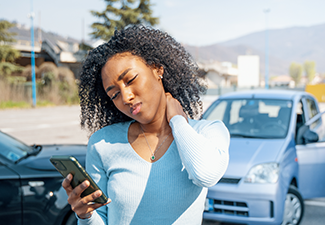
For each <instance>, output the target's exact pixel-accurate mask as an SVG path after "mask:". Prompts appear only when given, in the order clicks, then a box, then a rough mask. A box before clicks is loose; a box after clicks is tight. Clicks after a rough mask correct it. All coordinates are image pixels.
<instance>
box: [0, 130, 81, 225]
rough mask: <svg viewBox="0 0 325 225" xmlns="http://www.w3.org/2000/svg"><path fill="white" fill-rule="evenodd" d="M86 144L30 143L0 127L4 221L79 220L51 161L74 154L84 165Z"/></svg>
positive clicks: (62, 224) (0, 216)
mask: <svg viewBox="0 0 325 225" xmlns="http://www.w3.org/2000/svg"><path fill="white" fill-rule="evenodd" d="M86 149H87V147H86V145H44V146H40V145H34V146H28V145H26V144H24V143H22V142H21V141H19V140H17V139H15V138H13V137H11V136H9V135H7V134H5V133H3V132H1V131H0V221H1V224H21V225H27V224H28V225H30V224H47V225H51V224H53V225H54V224H55V225H72V224H77V221H76V217H75V214H74V213H73V212H72V211H71V207H70V205H69V204H68V202H67V198H68V197H67V194H66V192H65V190H64V189H63V188H62V186H61V183H62V180H63V178H62V176H61V174H60V173H59V172H57V171H56V169H55V168H54V166H53V165H52V164H51V162H50V161H49V159H50V157H51V156H52V155H72V156H74V157H76V158H77V159H78V160H79V161H80V163H81V164H82V165H83V166H84V164H85V156H86Z"/></svg>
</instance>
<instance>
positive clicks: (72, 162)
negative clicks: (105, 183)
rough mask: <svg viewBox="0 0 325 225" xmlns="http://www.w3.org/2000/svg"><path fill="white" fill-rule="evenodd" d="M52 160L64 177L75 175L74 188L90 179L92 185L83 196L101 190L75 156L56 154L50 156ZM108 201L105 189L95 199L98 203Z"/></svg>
mask: <svg viewBox="0 0 325 225" xmlns="http://www.w3.org/2000/svg"><path fill="white" fill-rule="evenodd" d="M50 161H51V163H52V164H53V165H54V167H55V168H56V169H57V171H59V172H60V173H61V175H62V176H63V177H64V178H66V177H67V176H68V174H69V173H71V174H72V175H73V179H72V181H71V186H72V187H73V188H75V187H77V186H78V185H79V184H81V183H82V182H84V181H85V180H88V181H89V183H90V186H89V187H88V188H87V189H86V190H84V191H83V192H82V193H81V195H80V196H81V197H85V196H87V195H89V194H91V193H93V192H95V191H97V190H100V188H99V187H98V186H97V184H96V183H95V182H94V181H93V179H92V178H91V177H90V176H89V174H88V173H87V172H86V170H85V169H84V168H83V167H82V165H81V164H80V163H79V162H78V160H77V159H76V158H75V157H73V156H67V155H64V156H59V155H55V156H52V157H51V158H50ZM107 201H108V199H107V197H106V196H105V194H104V192H103V191H102V195H101V196H100V197H98V198H96V199H95V200H94V202H96V203H106V202H107Z"/></svg>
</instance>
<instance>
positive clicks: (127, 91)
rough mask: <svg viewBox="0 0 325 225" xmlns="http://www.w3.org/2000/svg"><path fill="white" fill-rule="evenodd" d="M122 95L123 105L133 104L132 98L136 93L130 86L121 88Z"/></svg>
mask: <svg viewBox="0 0 325 225" xmlns="http://www.w3.org/2000/svg"><path fill="white" fill-rule="evenodd" d="M121 97H122V102H123V105H128V104H132V100H133V99H134V94H133V92H132V90H131V88H129V87H125V88H123V89H122V90H121Z"/></svg>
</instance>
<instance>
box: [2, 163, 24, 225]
mask: <svg viewBox="0 0 325 225" xmlns="http://www.w3.org/2000/svg"><path fill="white" fill-rule="evenodd" d="M0 221H1V222H0V223H1V224H23V221H22V205H21V189H20V180H19V176H18V174H16V173H15V172H14V171H12V170H11V169H9V168H8V167H7V165H6V164H4V163H2V162H1V161H0Z"/></svg>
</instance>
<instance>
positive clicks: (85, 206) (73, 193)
mask: <svg viewBox="0 0 325 225" xmlns="http://www.w3.org/2000/svg"><path fill="white" fill-rule="evenodd" d="M72 178H73V176H72V175H71V174H69V175H68V176H67V177H66V178H65V179H64V180H63V182H62V187H63V188H64V189H65V191H66V192H67V195H68V203H69V204H70V205H71V209H72V211H74V212H75V213H76V214H77V215H78V217H79V218H80V219H88V218H90V217H91V215H92V214H93V212H94V210H95V209H97V208H99V207H101V206H104V205H107V204H109V203H110V202H111V200H110V199H109V200H108V202H106V203H93V202H94V200H95V199H96V198H98V197H99V196H101V195H102V192H101V191H100V190H97V191H95V192H94V193H92V194H90V195H87V196H85V197H81V196H80V195H81V193H82V192H83V191H84V190H86V189H87V188H88V187H89V185H90V183H89V181H88V180H85V181H84V182H82V183H81V184H79V185H78V186H77V187H75V188H72V186H71V181H72Z"/></svg>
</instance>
